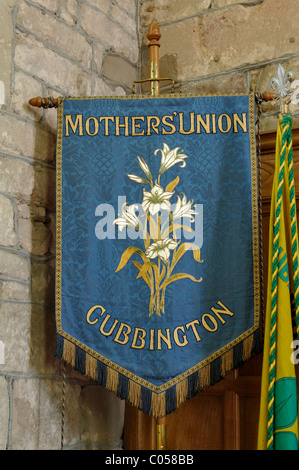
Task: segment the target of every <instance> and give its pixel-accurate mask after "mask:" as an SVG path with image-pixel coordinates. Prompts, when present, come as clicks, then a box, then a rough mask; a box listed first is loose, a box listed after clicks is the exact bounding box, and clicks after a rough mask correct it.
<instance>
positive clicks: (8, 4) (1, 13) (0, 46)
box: [0, 0, 14, 108]
mask: <svg viewBox="0 0 299 470" xmlns="http://www.w3.org/2000/svg"><path fill="white" fill-rule="evenodd" d="M13 7H14V1H13V0H2V1H1V2H0V22H1V41H0V57H1V61H0V80H1V82H3V86H4V103H5V104H4V108H6V105H7V102H8V100H9V93H10V82H11V70H12V67H11V58H12V44H13ZM2 102H3V100H2Z"/></svg>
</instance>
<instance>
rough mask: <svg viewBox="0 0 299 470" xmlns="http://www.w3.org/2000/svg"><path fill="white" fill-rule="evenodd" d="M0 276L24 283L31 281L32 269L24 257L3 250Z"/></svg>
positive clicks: (0, 256) (0, 261) (0, 259)
mask: <svg viewBox="0 0 299 470" xmlns="http://www.w3.org/2000/svg"><path fill="white" fill-rule="evenodd" d="M0 276H4V277H6V278H11V279H19V280H22V281H29V278H30V268H29V261H28V259H27V258H25V257H24V256H21V255H17V254H15V253H11V252H9V251H4V250H1V252H0ZM0 339H1V338H0Z"/></svg>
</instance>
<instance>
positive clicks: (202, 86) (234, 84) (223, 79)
mask: <svg viewBox="0 0 299 470" xmlns="http://www.w3.org/2000/svg"><path fill="white" fill-rule="evenodd" d="M248 91H249V90H248V82H247V76H246V74H244V73H237V72H236V73H230V74H223V75H220V76H218V77H213V78H206V79H202V80H200V81H198V82H189V83H186V84H184V83H182V85H181V86H180V92H181V93H192V94H195V95H202V96H205V95H216V94H223V95H228V94H231V93H232V94H233V93H248Z"/></svg>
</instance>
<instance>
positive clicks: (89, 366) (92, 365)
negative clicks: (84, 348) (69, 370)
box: [85, 354, 97, 380]
mask: <svg viewBox="0 0 299 470" xmlns="http://www.w3.org/2000/svg"><path fill="white" fill-rule="evenodd" d="M85 373H86V375H87V376H88V377H90V378H91V379H94V380H96V379H97V360H96V359H95V358H94V357H92V356H90V355H89V354H86V361H85Z"/></svg>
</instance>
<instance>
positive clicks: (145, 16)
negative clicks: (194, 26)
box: [140, 0, 212, 26]
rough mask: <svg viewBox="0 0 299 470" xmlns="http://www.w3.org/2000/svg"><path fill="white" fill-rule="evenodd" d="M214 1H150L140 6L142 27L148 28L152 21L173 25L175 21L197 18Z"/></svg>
mask: <svg viewBox="0 0 299 470" xmlns="http://www.w3.org/2000/svg"><path fill="white" fill-rule="evenodd" d="M211 3H212V0H202V1H201V2H199V1H198V0H188V1H187V2H182V1H181V0H150V1H148V2H143V3H142V4H141V6H140V18H141V22H142V26H148V25H149V24H150V23H151V22H152V21H154V22H157V23H158V24H161V23H171V22H173V21H177V20H181V19H183V18H188V17H189V16H195V15H197V14H198V13H201V12H203V11H206V10H208V9H209V8H210V6H211Z"/></svg>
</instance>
